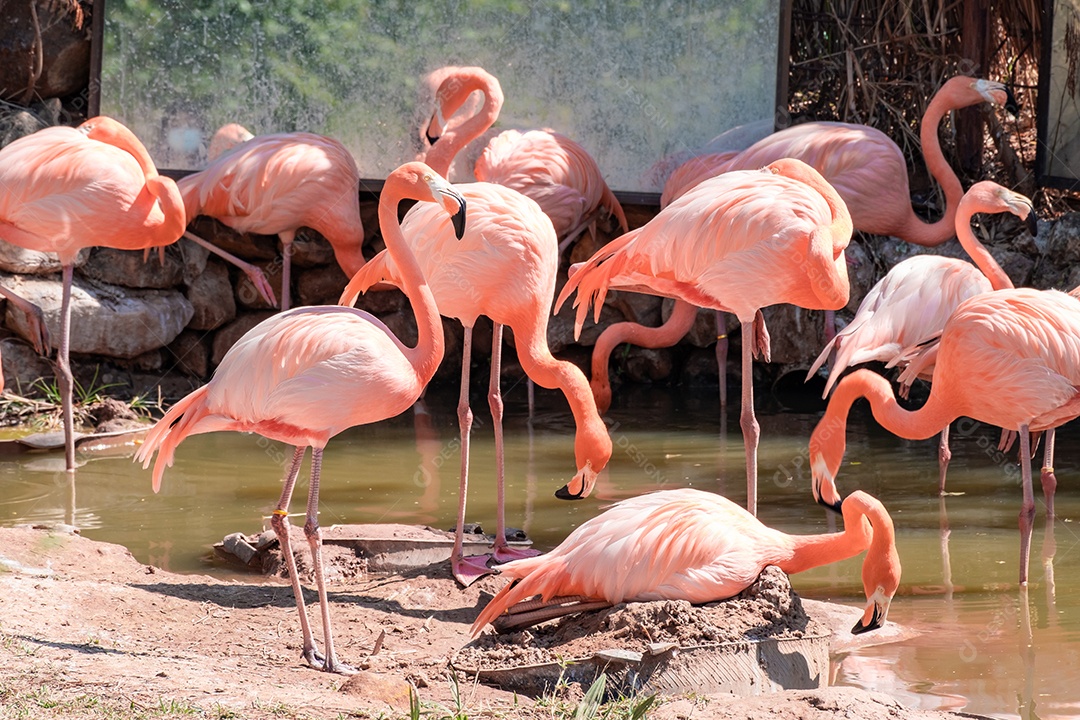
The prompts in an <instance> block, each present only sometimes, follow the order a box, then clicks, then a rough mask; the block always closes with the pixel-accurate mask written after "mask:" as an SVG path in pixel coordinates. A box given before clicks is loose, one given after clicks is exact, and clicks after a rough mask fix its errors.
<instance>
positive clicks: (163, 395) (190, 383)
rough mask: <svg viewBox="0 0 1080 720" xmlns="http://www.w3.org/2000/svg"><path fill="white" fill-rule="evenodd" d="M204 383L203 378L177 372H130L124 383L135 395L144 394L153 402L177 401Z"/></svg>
mask: <svg viewBox="0 0 1080 720" xmlns="http://www.w3.org/2000/svg"><path fill="white" fill-rule="evenodd" d="M202 384H203V383H202V381H201V380H198V379H195V378H191V377H184V376H183V375H177V374H175V373H170V374H166V375H162V374H161V373H130V374H129V375H128V376H127V377H126V378H125V383H124V385H125V387H126V388H128V391H129V392H130V393H131V395H132V396H133V397H135V396H142V397H146V398H149V399H150V400H151V401H153V402H156V401H158V400H159V399H160V400H161V401H162V402H164V403H166V404H168V403H173V402H176V401H177V400H179V399H180V398H182V397H184V396H185V395H187V394H188V393H190V392H191V391H192V390H195V389H197V388H198V387H199V386H201V385H202Z"/></svg>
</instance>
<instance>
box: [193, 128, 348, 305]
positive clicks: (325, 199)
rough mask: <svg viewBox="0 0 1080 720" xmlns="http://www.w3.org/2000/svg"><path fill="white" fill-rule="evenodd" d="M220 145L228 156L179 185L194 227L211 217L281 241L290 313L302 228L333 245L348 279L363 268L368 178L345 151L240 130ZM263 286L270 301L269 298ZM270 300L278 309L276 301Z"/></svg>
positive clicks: (311, 140)
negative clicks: (363, 193)
mask: <svg viewBox="0 0 1080 720" xmlns="http://www.w3.org/2000/svg"><path fill="white" fill-rule="evenodd" d="M245 137H250V139H248V140H244V138H245ZM215 141H216V142H215V143H212V147H213V148H214V151H215V152H220V153H221V154H220V155H218V156H217V158H216V159H214V160H213V161H212V162H211V163H210V164H209V165H208V166H207V167H206V169H204V170H200V171H199V172H197V173H192V174H191V175H187V176H185V177H183V178H181V179H180V180H179V182H178V183H177V184H178V185H179V186H180V193H181V194H182V196H183V198H184V207H185V211H186V213H187V221H188V222H189V223H190V222H191V221H192V220H194V219H195V217H196V216H198V215H207V216H209V217H213V218H216V219H217V220H220V221H221V222H223V223H224V224H226V225H228V226H229V227H231V228H232V229H233V230H236V231H237V232H242V233H243V232H252V233H259V234H262V235H277V236H278V237H279V238H280V239H281V244H282V251H281V253H282V258H283V259H282V267H281V309H282V310H288V309H289V305H290V302H291V297H290V290H289V288H290V283H291V277H290V276H291V267H292V242H293V239H294V238H295V237H296V231H297V230H299V229H300V228H301V227H309V228H311V229H313V230H316V231H318V232H319V234H321V235H322V236H323V237H324V238H326V239H327V241H328V242H329V243H330V245H331V246H332V247H333V248H334V257H335V258H337V262H338V265H340V266H341V269H342V270H344V271H345V274H346V275H349V276H350V277H351V276H352V275H354V274H355V273H356V271H357V270H359V269H360V268H361V267H363V265H364V255H363V253H362V252H361V246H362V245H363V243H364V227H363V225H362V224H361V221H360V199H359V196H358V194H357V192H358V188H359V186H360V171H359V170H358V169H357V167H356V161H355V160H353V157H352V155H351V154H349V151H348V150H346V149H345V146H344V145H342V144H341V143H340V142H338V141H337V140H334V139H333V138H329V137H325V136H323V135H315V134H313V133H306V132H292V133H279V134H276V135H259V136H255V137H251V134H250V133H247V131H246V130H244V129H243V128H242V127H240V126H239V125H235V124H232V125H227V126H225V128H222V130H221V131H219V135H215ZM187 236H188V237H192V238H194V236H193V235H192V234H191V233H188V234H187ZM256 287H257V288H259V290H260V292H261V293H262V294H263V296H264V297H266V295H267V291H266V290H264V289H263V288H262V287H260V286H259V285H258V284H257V285H256ZM268 300H269V301H270V302H271V304H273V296H272V295H271V296H270V297H269V298H268Z"/></svg>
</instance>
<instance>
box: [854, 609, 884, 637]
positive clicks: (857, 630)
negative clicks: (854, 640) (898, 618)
mask: <svg viewBox="0 0 1080 720" xmlns="http://www.w3.org/2000/svg"><path fill="white" fill-rule="evenodd" d="M866 610H867V612H868V613H869V614H870V617H869V619H867V617H866V615H865V614H864V615H863V617H861V618H859V622H857V623H855V627H853V628H851V634H852V635H862V634H863V633H865V632H870V631H871V630H877V629H878V628H880V627H881V626H882V625H884V624H885V617H886V616H887V615H888V614H889V606H888V604H885V605H884V606H882V605H881V604H880V603H878V602H877V601H872V602H871V603H870V607H867V608H866Z"/></svg>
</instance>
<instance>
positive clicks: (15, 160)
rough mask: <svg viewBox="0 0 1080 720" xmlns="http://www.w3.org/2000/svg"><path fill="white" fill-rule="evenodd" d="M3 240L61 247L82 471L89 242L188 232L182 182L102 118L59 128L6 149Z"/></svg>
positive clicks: (126, 245) (62, 358)
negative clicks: (76, 365) (79, 276)
mask: <svg viewBox="0 0 1080 720" xmlns="http://www.w3.org/2000/svg"><path fill="white" fill-rule="evenodd" d="M0 187H3V188H4V190H5V192H3V193H0V238H3V239H4V240H6V241H8V242H10V243H12V244H14V245H18V246H19V247H25V248H30V249H33V250H40V251H43V252H54V253H56V254H57V255H58V256H59V258H60V263H61V265H62V267H63V285H64V289H63V301H62V304H61V311H60V313H61V332H60V348H59V351H58V352H57V371H58V372H57V374H58V380H59V384H60V393H61V402H62V406H63V415H64V454H65V462H66V466H67V469H68V471H69V472H70V471H73V470H74V469H75V435H74V418H73V410H72V404H71V390H72V382H73V380H72V375H71V362H70V359H69V352H68V351H69V345H70V338H71V282H72V277H73V270H74V262H75V256H76V255H77V254H78V252H79V251H80V250H81V249H83V248H84V247H92V246H95V245H103V246H105V247H112V248H118V249H121V250H138V249H145V248H151V247H163V246H165V245H169V244H170V243H174V242H176V241H177V240H178V239H179V238H180V236H181V235H182V234H183V232H184V205H183V201H182V199H181V198H180V193H179V191H178V190H177V188H176V183H174V182H173V181H172V180H171V179H169V178H167V177H162V176H161V175H159V174H158V171H157V168H155V167H154V162H153V160H151V159H150V154H149V153H148V152H147V151H146V148H145V147H143V144H142V143H141V142H139V140H138V138H136V137H135V135H134V134H133V133H132V132H131V131H130V130H128V129H127V128H126V127H124V126H123V125H121V124H120V123H119V122H117V121H116V120H114V119H112V118H109V117H104V116H99V117H96V118H92V119H90V120H87V121H86V122H84V123H83V124H82V125H80V126H79V127H78V128H70V127H51V128H46V129H44V130H39V131H38V132H36V133H34V134H32V135H27V136H25V137H23V138H20V139H18V140H16V141H15V142H13V143H11V144H10V145H7V146H6V147H4V148H3V149H0Z"/></svg>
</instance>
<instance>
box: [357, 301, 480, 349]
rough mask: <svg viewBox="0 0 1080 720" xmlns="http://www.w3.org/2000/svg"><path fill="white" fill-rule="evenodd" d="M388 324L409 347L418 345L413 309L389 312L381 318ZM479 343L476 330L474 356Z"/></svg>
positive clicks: (474, 333)
mask: <svg viewBox="0 0 1080 720" xmlns="http://www.w3.org/2000/svg"><path fill="white" fill-rule="evenodd" d="M379 319H380V320H382V321H383V323H385V324H386V327H388V328H390V332H392V333H393V334H394V335H395V337H397V339H398V340H400V341H401V342H403V343H405V344H406V345H408V346H409V347H413V346H415V345H416V337H417V335H416V316H415V315H413V313H412V310H411V309H401V310H398V311H396V312H392V313H387V314H386V315H383V316H381V317H380V318H379ZM490 345H491V336H490V335H489V336H488V347H490ZM479 347H480V346H479V344H478V343H477V342H476V332H475V330H474V332H473V358H474V359H475V358H476V354H477V353H476V350H478V349H479Z"/></svg>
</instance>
